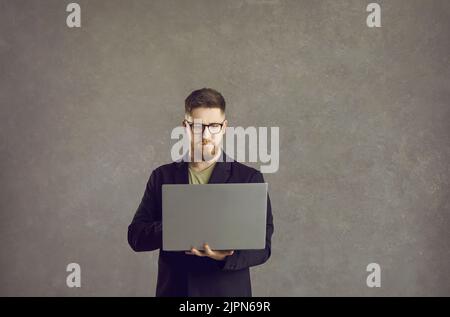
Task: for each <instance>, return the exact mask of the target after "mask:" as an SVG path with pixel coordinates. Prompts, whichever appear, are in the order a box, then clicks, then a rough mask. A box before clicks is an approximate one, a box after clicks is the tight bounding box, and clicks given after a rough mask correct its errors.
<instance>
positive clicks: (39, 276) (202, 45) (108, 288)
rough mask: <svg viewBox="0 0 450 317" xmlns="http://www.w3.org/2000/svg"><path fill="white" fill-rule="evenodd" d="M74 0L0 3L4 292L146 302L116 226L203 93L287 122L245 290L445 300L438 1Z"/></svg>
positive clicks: (446, 144)
mask: <svg viewBox="0 0 450 317" xmlns="http://www.w3.org/2000/svg"><path fill="white" fill-rule="evenodd" d="M78 2H79V3H80V5H81V7H82V28H81V29H69V28H67V27H66V25H65V20H66V15H67V13H66V12H65V7H66V5H67V4H68V3H69V1H59V0H58V1H57V0H54V1H25V0H21V1H17V0H0V103H1V107H0V111H1V112H0V115H1V119H0V131H1V133H0V136H1V140H0V173H1V177H0V181H1V184H0V185H1V191H0V204H1V205H0V210H1V215H0V217H1V218H0V226H1V237H0V252H1V259H0V261H1V262H0V268H1V273H0V276H1V279H0V294H1V295H44V296H47V295H60V296H80V295H85V296H96V295H107V296H110V295H126V296H134V295H150V296H151V295H153V294H154V289H155V284H156V269H157V263H156V260H157V253H156V252H154V253H141V254H135V253H134V252H132V250H131V249H130V248H129V247H128V244H127V240H126V231H127V225H128V224H129V222H130V220H131V218H132V216H133V214H134V212H135V210H136V208H137V206H138V204H139V202H140V199H141V197H142V194H143V191H144V187H145V184H146V181H147V179H148V176H149V174H150V172H151V171H152V169H154V168H155V167H157V166H159V165H160V164H163V163H166V162H169V161H170V152H169V150H170V146H171V144H172V143H173V142H172V141H171V140H170V134H169V133H170V131H171V129H172V128H173V127H174V126H176V125H177V124H179V122H180V120H181V118H182V115H183V101H184V98H185V97H186V96H187V95H188V94H189V93H190V91H192V90H193V89H197V88H202V87H212V88H215V89H218V90H219V91H221V92H222V93H223V95H224V96H225V98H226V100H227V102H228V111H229V113H228V114H229V120H230V125H232V126H279V127H280V146H281V148H280V169H279V172H278V173H276V174H270V175H269V174H266V180H267V181H268V182H269V183H270V192H271V197H272V203H273V211H274V221H275V234H274V237H273V255H272V258H271V259H270V261H269V262H268V263H266V264H265V265H263V266H261V267H258V268H255V269H253V270H252V276H253V286H254V295H257V296H281V295H286V296H291V295H297V296H311V295H330V296H335V295H344V296H347V295H357V296H360V295H361V296H378V295H385V296H391V295H450V265H449V263H450V251H449V250H450V248H449V238H450V234H449V229H448V228H449V225H450V221H449V220H450V200H449V197H450V195H449V174H450V173H449V172H450V168H449V165H450V164H449V163H450V140H449V137H450V133H449V132H450V131H449V130H450V127H449V126H450V125H449V121H450V107H449V100H450V70H449V55H450V54H449V53H450V34H449V33H450V1H447V0H441V1H439V0H434V1H428V0H421V1H412V0H401V1H378V2H379V3H380V4H381V5H382V10H383V11H382V24H383V27H382V28H381V29H369V28H368V27H367V26H366V24H365V20H366V16H367V13H366V11H365V9H366V5H367V4H368V3H369V2H370V1H334V0H330V1H282V0H279V1H278V0H270V1H269V0H266V1H257V0H251V1H250V0H248V1H243V0H231V1H195V0H192V1H181V0H180V1H167V0H164V1H144V0H141V1H138V0H134V1H119V0H114V1H112V0H107V1H106V0H105V1H99V0H96V1H78ZM70 262H77V263H79V264H80V265H81V268H82V287H81V288H80V289H69V288H67V287H66V284H65V279H66V274H67V273H66V272H65V268H66V265H67V264H68V263H70ZM371 262H377V263H379V264H380V265H381V268H382V277H381V279H382V281H381V283H382V287H381V288H379V289H370V288H368V287H367V286H366V283H365V281H366V276H367V274H368V273H366V271H365V268H366V265H367V264H368V263H371Z"/></svg>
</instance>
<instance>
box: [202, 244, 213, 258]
mask: <svg viewBox="0 0 450 317" xmlns="http://www.w3.org/2000/svg"><path fill="white" fill-rule="evenodd" d="M203 248H205V253H206V255H207V256H212V255H214V251H213V250H211V248H210V247H209V245H208V244H207V243H205V244H204V245H203Z"/></svg>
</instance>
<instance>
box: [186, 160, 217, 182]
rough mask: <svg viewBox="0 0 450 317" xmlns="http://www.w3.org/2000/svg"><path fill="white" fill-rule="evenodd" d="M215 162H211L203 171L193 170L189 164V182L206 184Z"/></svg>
mask: <svg viewBox="0 0 450 317" xmlns="http://www.w3.org/2000/svg"><path fill="white" fill-rule="evenodd" d="M216 163H217V162H215V163H213V164H211V166H208V167H207V168H205V169H204V170H203V171H200V172H197V171H194V170H193V169H192V168H191V167H190V166H189V184H208V182H209V178H210V177H211V174H212V171H213V170H214V166H215V165H216Z"/></svg>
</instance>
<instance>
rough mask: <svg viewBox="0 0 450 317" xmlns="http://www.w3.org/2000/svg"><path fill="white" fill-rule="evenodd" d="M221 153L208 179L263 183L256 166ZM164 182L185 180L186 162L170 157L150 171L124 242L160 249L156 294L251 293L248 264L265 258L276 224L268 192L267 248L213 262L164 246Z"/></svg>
mask: <svg viewBox="0 0 450 317" xmlns="http://www.w3.org/2000/svg"><path fill="white" fill-rule="evenodd" d="M225 157H226V159H227V161H225ZM222 158H223V160H222V162H220V161H218V162H217V163H216V166H215V167H214V170H213V172H212V174H211V177H210V180H209V183H210V184H212V183H263V182H264V178H263V176H262V174H261V172H259V171H258V170H256V169H254V168H251V167H248V166H245V165H244V164H241V163H239V162H236V161H232V159H230V157H228V156H227V155H226V154H225V152H223V156H222ZM162 184H189V176H188V163H187V162H185V161H179V162H173V163H170V164H166V165H162V166H160V167H158V168H157V169H155V170H154V171H153V172H152V173H151V175H150V178H149V180H148V182H147V186H146V188H145V192H144V196H143V197H142V201H141V203H140V204H139V207H138V209H137V211H136V214H135V216H134V218H133V221H132V222H131V224H130V225H129V226H128V243H129V244H130V246H131V248H132V249H133V250H134V251H136V252H141V251H153V250H156V249H160V251H159V260H158V281H157V286H156V296H225V297H237V296H252V289H251V282H250V271H249V268H250V267H251V266H255V265H259V264H262V263H264V262H266V261H267V260H268V259H269V257H270V254H271V238H272V234H273V231H274V228H273V220H272V208H271V204H270V198H269V196H267V227H266V246H265V249H263V250H236V251H235V252H234V253H233V255H231V256H228V257H226V258H225V260H224V261H216V260H214V259H211V258H208V257H198V256H195V255H187V254H185V253H184V252H174V251H163V250H162V224H161V185H162Z"/></svg>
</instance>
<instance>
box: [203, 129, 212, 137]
mask: <svg viewBox="0 0 450 317" xmlns="http://www.w3.org/2000/svg"><path fill="white" fill-rule="evenodd" d="M210 137H211V132H209V128H208V127H204V129H203V138H204V139H209V138H210Z"/></svg>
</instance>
